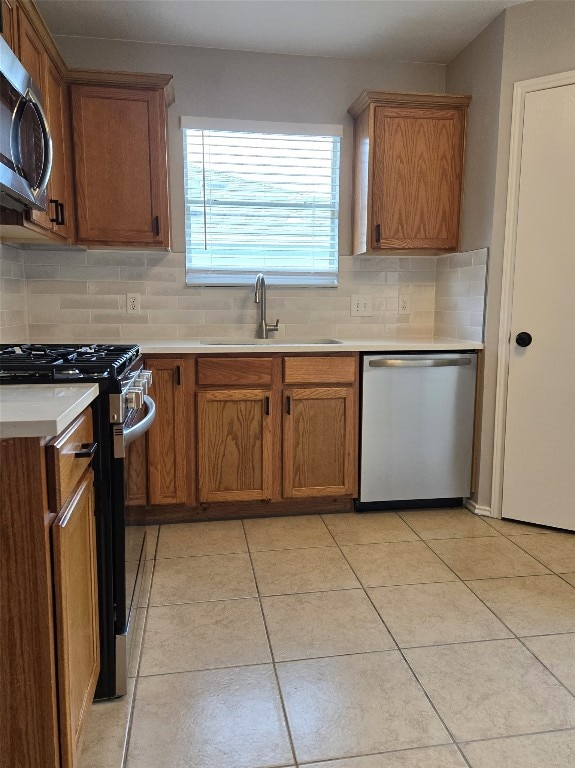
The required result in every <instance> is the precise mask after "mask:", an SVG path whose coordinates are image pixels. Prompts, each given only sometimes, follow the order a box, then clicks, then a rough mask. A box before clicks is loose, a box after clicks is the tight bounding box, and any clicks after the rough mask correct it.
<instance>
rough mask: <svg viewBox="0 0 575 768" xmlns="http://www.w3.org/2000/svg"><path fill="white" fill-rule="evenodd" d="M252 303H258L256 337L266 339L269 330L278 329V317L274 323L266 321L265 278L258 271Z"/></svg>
mask: <svg viewBox="0 0 575 768" xmlns="http://www.w3.org/2000/svg"><path fill="white" fill-rule="evenodd" d="M254 303H255V304H259V305H260V319H259V322H258V327H257V331H256V338H258V339H267V338H268V334H269V332H270V331H278V330H279V322H280V321H279V318H278V319H277V320H276V322H275V325H271V324H270V323H268V322H267V321H266V280H265V277H264V276H263V273H262V272H260V273H259V275H258V276H257V277H256V292H255V295H254Z"/></svg>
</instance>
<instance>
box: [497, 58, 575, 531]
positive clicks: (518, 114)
mask: <svg viewBox="0 0 575 768" xmlns="http://www.w3.org/2000/svg"><path fill="white" fill-rule="evenodd" d="M563 85H575V70H570V71H568V72H560V73H558V74H556V75H547V76H545V77H537V78H534V79H532V80H520V81H518V82H516V83H515V84H514V86H513V109H512V117H511V145H510V149H509V174H508V181H507V210H506V214H505V240H504V246H503V279H502V283H501V308H500V314H499V344H498V349H497V383H496V390H495V430H494V445H493V475H492V483H491V516H492V517H495V518H501V507H502V501H503V467H504V461H505V425H506V418H507V382H508V375H509V359H510V336H511V313H512V309H513V280H514V274H515V254H516V248H517V217H518V211H519V183H520V178H521V155H522V149H523V121H524V116H525V97H526V95H527V94H528V93H531V92H533V91H545V90H548V89H550V88H559V87H561V86H563Z"/></svg>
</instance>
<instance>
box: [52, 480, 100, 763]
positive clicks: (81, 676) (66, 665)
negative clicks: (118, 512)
mask: <svg viewBox="0 0 575 768" xmlns="http://www.w3.org/2000/svg"><path fill="white" fill-rule="evenodd" d="M52 545H53V557H54V594H55V609H56V610H55V615H56V646H57V655H58V670H57V675H58V699H59V708H60V748H61V755H62V768H73V766H75V765H77V757H78V748H79V744H80V740H81V735H82V729H83V726H84V721H85V719H86V716H87V715H88V713H89V712H90V707H91V706H92V699H93V696H94V690H95V688H96V681H97V678H98V673H99V669H100V654H99V634H98V591H97V589H98V588H97V575H96V540H95V527H94V494H93V475H92V472H91V471H88V472H87V473H86V475H85V476H84V479H83V480H82V482H81V483H80V485H79V487H78V490H77V491H76V493H75V494H74V496H73V497H72V499H71V500H70V502H69V503H68V504H67V505H66V507H64V509H63V510H62V512H61V514H60V515H59V517H58V518H57V520H56V522H55V523H54V525H53V526H52Z"/></svg>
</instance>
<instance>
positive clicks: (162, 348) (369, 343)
mask: <svg viewBox="0 0 575 768" xmlns="http://www.w3.org/2000/svg"><path fill="white" fill-rule="evenodd" d="M215 341H216V340H215V339H213V340H212V341H211V342H210V341H209V340H208V341H205V340H204V341H201V340H200V339H165V340H160V339H158V340H149V341H140V342H139V345H140V351H141V352H142V354H144V355H145V354H149V355H153V354H157V355H158V354H173V355H177V354H185V353H188V354H195V355H201V354H203V355H214V354H218V353H219V354H224V353H225V354H229V353H233V354H236V355H239V354H254V353H257V354H266V353H267V354H271V353H272V352H290V353H293V352H296V353H297V352H300V353H310V354H313V353H314V352H322V353H325V352H416V351H417V352H449V351H454V350H463V349H465V350H471V349H483V346H484V345H483V344H481V343H480V342H477V341H462V340H461V339H344V340H342V341H341V343H339V344H329V343H323V344H322V343H312V344H310V343H309V342H308V343H306V340H305V339H298V340H297V341H294V340H290V339H281V338H278V339H271V338H270V339H268V340H261V339H242V340H241V343H238V342H239V341H240V340H235V339H217V342H218V343H214V342H215Z"/></svg>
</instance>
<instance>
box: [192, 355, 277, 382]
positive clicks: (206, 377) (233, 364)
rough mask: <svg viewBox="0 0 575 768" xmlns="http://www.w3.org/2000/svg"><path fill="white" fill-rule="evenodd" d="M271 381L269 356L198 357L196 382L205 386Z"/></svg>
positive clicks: (270, 360)
mask: <svg viewBox="0 0 575 768" xmlns="http://www.w3.org/2000/svg"><path fill="white" fill-rule="evenodd" d="M271 382H272V358H271V357H259V356H258V357H218V358H213V357H200V358H198V384H199V385H200V386H206V387H226V386H227V387H235V386H237V385H238V384H243V385H248V386H249V385H251V384H253V385H257V386H259V385H262V384H271Z"/></svg>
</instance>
